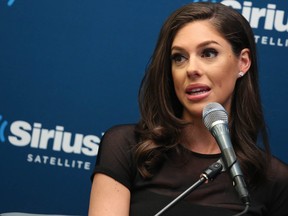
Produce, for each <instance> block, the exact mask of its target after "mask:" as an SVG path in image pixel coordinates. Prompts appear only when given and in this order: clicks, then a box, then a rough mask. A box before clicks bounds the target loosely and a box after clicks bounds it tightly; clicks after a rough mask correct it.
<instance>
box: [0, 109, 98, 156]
mask: <svg viewBox="0 0 288 216" xmlns="http://www.w3.org/2000/svg"><path fill="white" fill-rule="evenodd" d="M1 120H2V116H1V115H0V141H1V142H5V141H6V137H5V129H6V128H7V130H8V122H7V121H6V120H4V121H1ZM1 122H2V123H1ZM7 138H8V141H9V143H10V144H12V145H14V146H17V147H28V146H29V147H30V148H33V149H43V150H47V149H51V150H53V151H55V152H60V151H61V152H65V153H68V154H84V155H86V156H96V155H97V153H98V149H99V143H100V138H99V137H98V136H95V135H83V134H80V133H75V134H72V133H71V132H66V131H64V127H63V126H58V125H57V126H56V127H55V129H46V128H43V127H42V124H41V123H36V122H35V123H33V124H30V123H28V122H26V121H20V120H19V121H14V122H12V123H11V124H10V127H9V131H8V136H7Z"/></svg>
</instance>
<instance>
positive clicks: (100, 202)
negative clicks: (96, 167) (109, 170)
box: [88, 173, 130, 216]
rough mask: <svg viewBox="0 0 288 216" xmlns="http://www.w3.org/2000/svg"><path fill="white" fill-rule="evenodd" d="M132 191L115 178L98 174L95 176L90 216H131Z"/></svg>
mask: <svg viewBox="0 0 288 216" xmlns="http://www.w3.org/2000/svg"><path fill="white" fill-rule="evenodd" d="M129 209H130V191H129V190H128V188H126V187H125V186H124V185H122V184H121V183H119V182H118V181H116V180H114V179H113V178H111V177H109V176H107V175H104V174H101V173H98V174H96V175H95V176H94V180H93V184H92V189H91V195H90V206H89V213H88V215H89V216H129Z"/></svg>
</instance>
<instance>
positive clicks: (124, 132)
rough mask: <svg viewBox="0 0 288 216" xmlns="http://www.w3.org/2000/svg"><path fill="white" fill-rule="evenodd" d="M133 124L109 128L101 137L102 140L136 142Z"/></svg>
mask: <svg viewBox="0 0 288 216" xmlns="http://www.w3.org/2000/svg"><path fill="white" fill-rule="evenodd" d="M135 127H136V125H135V124H121V125H115V126H113V127H111V128H109V129H108V130H107V131H106V132H105V133H104V135H103V138H102V140H111V139H112V140H114V141H116V140H117V141H118V142H119V141H122V140H131V141H132V140H134V141H135V140H136V135H135Z"/></svg>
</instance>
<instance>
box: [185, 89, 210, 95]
mask: <svg viewBox="0 0 288 216" xmlns="http://www.w3.org/2000/svg"><path fill="white" fill-rule="evenodd" d="M205 92H207V90H206V89H202V88H197V89H192V90H191V91H190V92H189V94H203V93H205Z"/></svg>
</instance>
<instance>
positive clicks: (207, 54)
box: [201, 48, 218, 58]
mask: <svg viewBox="0 0 288 216" xmlns="http://www.w3.org/2000/svg"><path fill="white" fill-rule="evenodd" d="M217 55H218V51H217V50H215V49H213V48H207V49H204V50H203V52H202V53H201V57H202V58H215V57H216V56H217Z"/></svg>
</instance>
